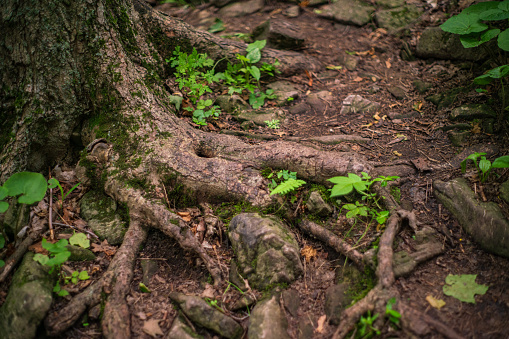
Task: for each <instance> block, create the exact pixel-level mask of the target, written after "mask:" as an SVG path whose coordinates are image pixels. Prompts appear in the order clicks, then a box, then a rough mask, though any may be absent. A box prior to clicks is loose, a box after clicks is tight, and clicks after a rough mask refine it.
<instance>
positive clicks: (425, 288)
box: [0, 2, 509, 338]
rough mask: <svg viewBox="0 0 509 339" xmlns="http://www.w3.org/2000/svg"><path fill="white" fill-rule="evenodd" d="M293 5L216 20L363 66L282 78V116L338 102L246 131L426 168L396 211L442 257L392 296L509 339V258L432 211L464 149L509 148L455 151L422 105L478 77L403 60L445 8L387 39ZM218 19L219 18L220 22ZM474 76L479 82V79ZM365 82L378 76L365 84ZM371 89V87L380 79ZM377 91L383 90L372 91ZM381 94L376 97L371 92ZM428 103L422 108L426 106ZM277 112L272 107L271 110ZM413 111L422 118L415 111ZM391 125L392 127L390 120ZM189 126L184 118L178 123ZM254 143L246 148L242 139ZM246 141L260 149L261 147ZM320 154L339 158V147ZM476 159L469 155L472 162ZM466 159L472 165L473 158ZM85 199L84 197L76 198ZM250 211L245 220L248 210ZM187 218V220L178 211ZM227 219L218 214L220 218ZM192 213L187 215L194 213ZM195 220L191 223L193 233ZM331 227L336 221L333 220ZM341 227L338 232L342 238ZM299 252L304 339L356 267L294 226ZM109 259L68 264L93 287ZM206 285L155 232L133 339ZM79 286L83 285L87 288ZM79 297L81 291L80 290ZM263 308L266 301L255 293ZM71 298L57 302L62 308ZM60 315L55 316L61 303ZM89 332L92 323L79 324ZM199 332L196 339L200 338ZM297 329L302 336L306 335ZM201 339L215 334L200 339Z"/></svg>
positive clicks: (468, 97)
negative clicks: (461, 282) (289, 30)
mask: <svg viewBox="0 0 509 339" xmlns="http://www.w3.org/2000/svg"><path fill="white" fill-rule="evenodd" d="M290 5H291V4H289V3H280V2H269V4H268V5H266V7H265V8H264V9H263V10H262V11H261V12H259V13H255V14H251V15H248V16H246V17H242V18H221V19H222V20H223V21H224V23H225V27H226V29H225V30H224V31H223V32H220V33H217V34H219V35H224V34H234V33H250V32H251V31H252V29H253V28H254V27H256V26H258V25H259V24H260V23H262V22H264V21H265V20H267V19H269V18H274V19H282V20H286V21H289V22H291V23H292V24H294V25H296V26H298V27H299V28H300V29H301V31H302V36H303V37H304V38H305V39H306V44H305V48H304V49H303V50H302V51H301V52H302V53H305V54H308V55H311V56H314V57H316V58H317V59H319V60H320V61H321V62H322V63H323V64H324V65H332V66H335V65H338V61H337V57H338V55H339V54H340V52H342V51H349V52H358V53H357V57H358V58H359V64H358V66H357V69H356V70H355V71H348V70H346V69H339V70H335V69H330V70H326V69H324V70H323V71H322V72H319V73H309V74H305V73H304V74H298V75H295V76H293V77H290V78H288V79H282V78H280V77H276V78H277V79H278V80H289V81H291V82H292V83H293V84H294V86H295V87H297V88H298V89H299V91H300V98H299V99H297V100H295V101H294V102H292V103H291V104H290V106H288V107H287V108H289V107H291V106H293V105H298V104H299V103H301V102H303V101H304V100H305V97H306V94H307V93H315V92H318V91H322V90H325V91H329V92H331V94H332V98H333V100H332V101H330V102H325V107H326V109H324V110H323V111H316V110H309V111H306V112H303V113H300V114H291V113H287V119H286V121H285V122H284V123H283V124H282V126H281V129H279V130H270V129H268V128H263V127H260V128H258V129H255V130H251V131H249V132H250V133H260V134H273V135H278V136H282V137H285V136H299V137H311V136H323V135H332V134H348V135H359V136H362V137H365V138H369V139H370V141H369V142H368V143H365V144H356V145H351V146H350V148H351V149H353V150H355V151H357V152H359V153H361V154H363V155H365V156H366V157H367V158H368V160H371V161H375V162H377V163H379V164H382V165H383V164H394V163H406V164H412V161H414V162H419V163H421V164H425V166H423V167H421V170H416V171H415V173H413V174H410V175H409V176H408V177H407V179H406V180H405V181H403V182H402V185H401V201H402V203H403V204H406V205H407V206H410V207H413V208H414V210H415V211H416V215H417V217H418V219H419V221H420V222H422V223H424V224H427V225H430V226H431V227H432V228H434V229H435V230H437V231H438V233H439V234H440V237H441V240H442V242H443V245H444V248H445V252H444V253H443V254H442V255H440V256H438V257H435V258H433V259H431V260H429V261H428V262H427V263H424V264H422V265H420V266H418V267H417V269H416V270H415V271H414V272H413V273H412V274H411V275H410V276H407V277H402V278H398V279H397V281H396V286H397V287H398V290H399V292H400V293H401V296H402V297H403V298H405V299H406V300H407V301H408V303H409V305H410V306H412V307H414V308H416V309H418V310H420V311H422V312H424V313H426V314H428V315H430V316H431V317H432V318H434V319H436V320H439V321H442V322H444V323H445V324H447V325H448V326H449V327H450V328H452V329H454V330H455V331H456V332H457V333H458V334H459V335H460V336H463V337H465V338H508V337H509V292H508V291H509V260H508V259H504V258H501V257H497V256H495V255H491V254H488V253H486V252H484V251H483V250H481V249H480V248H479V247H478V246H477V245H476V244H475V243H473V242H472V240H471V239H470V238H469V236H468V235H467V234H465V233H464V231H463V230H462V228H461V227H460V226H459V224H458V222H457V221H456V220H455V219H454V218H453V217H452V216H451V215H450V214H449V213H448V211H447V210H445V208H443V206H441V205H440V203H439V202H437V200H436V198H435V197H434V195H433V192H432V186H431V183H432V182H433V180H436V179H440V180H444V181H447V180H450V179H452V178H455V177H459V176H462V175H463V174H462V173H461V171H460V168H459V166H456V167H455V169H453V170H451V168H450V167H449V166H442V165H444V164H450V163H454V160H455V157H456V155H457V154H458V153H460V152H461V151H463V149H464V148H467V147H470V146H476V147H481V146H479V145H490V147H493V146H496V147H497V148H498V149H499V152H500V153H499V155H505V154H509V149H508V146H507V145H509V143H508V142H507V141H509V139H508V135H507V131H505V132H500V133H498V134H492V135H489V134H486V133H483V132H480V133H473V134H472V136H471V137H469V139H468V142H467V143H466V144H465V147H462V148H458V147H454V146H452V145H451V143H450V141H449V139H448V137H447V134H446V132H444V131H442V130H441V129H438V128H439V127H442V126H444V125H445V124H447V123H448V119H447V116H448V113H449V111H448V110H446V109H442V110H438V109H437V108H436V106H435V105H433V104H432V103H430V102H428V101H426V100H425V99H424V97H425V96H428V95H431V94H434V93H442V92H444V91H446V90H448V89H452V88H455V87H457V86H466V85H468V84H469V83H470V81H471V80H472V79H473V77H474V76H476V75H478V74H476V73H475V67H477V66H476V65H473V64H472V65H470V67H471V68H468V67H466V66H465V64H464V63H461V62H452V61H444V60H419V59H417V60H415V61H404V60H402V59H401V57H400V50H401V46H402V40H405V41H407V42H409V44H410V45H412V44H415V41H416V38H417V37H418V36H419V34H420V32H421V31H422V30H423V29H424V28H425V27H426V26H427V25H430V24H431V22H434V20H436V18H439V17H441V16H443V12H442V11H441V10H440V9H438V10H436V11H434V12H427V13H425V14H424V16H423V17H424V21H423V22H422V23H421V24H419V25H417V26H415V27H413V28H412V29H411V30H410V31H409V34H408V35H406V36H403V37H394V36H391V35H388V34H387V33H386V32H384V31H383V30H376V29H375V27H373V26H371V25H367V26H365V27H361V28H359V27H354V26H345V25H341V24H338V23H334V22H332V21H330V20H326V19H322V18H319V17H317V15H316V14H315V13H314V12H313V8H309V7H303V8H301V14H300V16H299V17H297V18H288V17H285V16H283V14H282V10H284V9H285V8H287V7H289V6H290ZM205 10H206V11H210V12H215V11H216V10H215V9H214V7H210V6H206V5H205V6H203V5H202V6H198V7H197V8H187V9H182V8H180V9H179V8H175V9H174V10H173V14H174V15H175V16H178V17H180V18H182V19H183V20H185V21H186V22H188V23H191V24H193V25H197V26H199V25H200V20H201V18H202V17H201V16H200V15H199V13H200V12H203V11H205ZM214 16H215V17H218V15H217V13H214ZM473 71H474V72H473ZM365 73H368V74H371V75H373V76H374V77H373V76H367V77H366V76H365V75H364V74H365ZM373 79H374V80H376V81H373ZM416 79H419V80H422V81H425V82H429V83H431V84H433V87H432V89H431V90H430V91H429V92H427V93H426V94H419V93H418V92H417V91H416V90H415V88H414V85H413V81H414V80H416ZM389 86H398V87H401V88H403V89H404V90H405V92H406V95H405V97H404V98H403V99H401V100H397V99H396V98H395V97H394V96H393V95H392V94H390V93H389V92H388V91H387V90H386V88H387V87H389ZM377 88H379V90H378V91H377V90H376V89H377ZM373 89H375V90H373ZM350 94H359V95H362V96H363V97H365V98H367V99H369V100H372V101H376V102H379V103H380V104H381V108H380V110H379V111H378V113H377V115H378V117H379V118H378V119H376V118H374V117H373V116H374V114H340V113H339V111H340V109H341V103H342V101H343V100H344V99H345V98H346V97H347V96H348V95H350ZM487 100H488V97H487V96H485V95H479V94H478V93H476V92H475V91H471V92H468V93H463V94H460V95H459V96H458V98H457V101H456V103H455V105H456V106H457V105H459V104H462V103H477V102H485V101H487ZM420 103H422V106H420ZM268 105H270V103H268ZM416 107H417V108H418V110H416V109H415V108H416ZM397 114H407V115H410V117H409V118H406V119H390V118H389V117H394V116H395V115H397ZM384 116H387V118H384ZM183 119H189V118H186V117H183ZM224 126H227V129H231V130H239V131H240V130H242V129H241V128H240V125H239V124H238V123H237V122H235V121H234V120H233V119H231V117H228V116H227V115H223V116H221V117H220V119H219V120H218V122H217V123H216V128H217V129H220V128H224ZM400 134H404V135H405V136H406V140H403V141H400V142H393V143H391V141H394V140H395V139H397V138H398V136H397V135H400ZM246 140H248V139H246ZM249 141H250V142H263V141H260V140H256V141H253V139H250V140H249ZM316 145H318V146H319V147H322V148H326V149H330V150H339V151H341V150H342V149H343V147H344V144H340V145H335V146H330V145H329V146H324V145H319V144H316ZM470 153H471V152H469V153H468V154H470ZM468 154H467V155H468ZM469 178H470V179H471V180H472V184H473V185H476V187H477V188H479V183H476V182H475V178H472V177H471V176H470V177H469ZM503 179H505V180H507V179H508V172H507V171H506V172H505V174H504V175H503V176H502V177H501V178H498V179H497V178H495V179H494V182H492V183H491V184H490V185H491V186H493V187H496V186H497V185H499V184H500V183H501V182H503ZM484 192H485V195H486V196H487V198H488V199H492V200H493V201H495V202H496V203H498V204H500V205H501V207H502V208H503V209H505V210H506V211H509V206H508V205H507V204H504V203H503V202H501V201H500V200H499V199H498V198H497V197H496V195H495V194H493V193H491V192H496V190H494V189H493V188H490V187H488V186H486V187H485V188H484ZM78 193H79V192H78ZM226 207H228V206H222V207H221V206H212V208H213V210H214V211H215V212H216V214H218V215H219V216H220V217H222V218H223V219H224V221H225V222H227V221H228V218H231V216H232V215H231V212H228V211H227V212H224V210H227V209H226ZM246 210H249V209H248V208H247V207H246ZM182 211H183V212H185V211H189V210H188V209H182ZM222 211H223V212H222ZM191 214H192V213H191ZM195 221H196V219H193V220H192V221H191V224H193V223H194V222H195ZM327 222H329V223H331V224H333V223H336V221H335V220H334V219H333V218H331V219H330V220H328V221H327ZM336 225H339V226H338V227H337V228H336V229H335V232H337V233H338V234H340V235H341V234H344V232H345V228H344V227H345V225H343V226H341V225H340V224H339V223H336ZM342 227H343V228H342ZM292 230H293V232H294V233H295V235H296V237H297V239H298V241H299V245H300V247H301V248H304V247H305V246H311V247H312V248H314V249H316V250H317V254H316V255H315V256H314V257H313V259H312V260H311V261H310V262H307V263H306V265H305V274H304V275H303V276H302V277H301V278H299V279H298V280H297V281H296V282H294V283H293V284H291V285H290V286H288V288H291V289H294V290H296V291H297V292H298V295H299V296H300V305H299V307H298V311H297V314H298V316H292V315H290V314H289V318H288V319H289V325H290V330H289V332H290V334H291V335H292V337H294V338H297V337H300V338H304V337H305V336H304V337H303V336H302V335H303V334H300V336H299V331H300V330H299V326H300V324H301V323H302V322H304V319H306V320H309V321H310V322H311V324H312V325H313V327H314V328H315V329H316V327H317V326H318V320H319V318H320V317H321V316H322V315H323V314H325V313H324V300H325V290H326V289H327V288H328V287H329V286H331V284H333V283H334V282H335V281H336V280H337V279H338V278H339V277H340V276H342V275H343V273H344V272H345V270H348V268H349V266H350V263H349V262H346V263H345V259H344V258H343V257H341V256H339V255H338V254H337V253H335V251H334V250H333V249H331V248H328V247H327V246H325V245H323V244H322V243H320V242H319V241H316V240H314V239H311V238H309V237H308V236H306V235H304V234H302V233H301V232H300V231H299V230H298V229H297V228H292ZM353 233H355V234H354V235H353V236H352V238H351V239H349V241H351V243H352V244H354V243H355V242H356V241H357V239H358V238H359V236H360V235H361V234H362V233H363V229H358V230H357V229H356V230H355V231H354V232H353ZM379 234H380V233H378V232H377V231H376V230H371V231H370V232H369V233H368V235H367V236H366V237H365V240H364V241H363V242H362V243H361V245H362V246H364V249H367V248H369V246H370V245H371V242H372V241H373V240H374V239H376V238H377V236H378V235H379ZM409 238H411V233H410V230H409V229H406V228H403V230H402V231H401V233H400V235H399V238H398V242H397V245H398V248H406V247H408V246H409V245H408V242H407V241H405V239H409ZM213 241H214V243H211V247H213V249H211V253H213V255H214V257H216V258H217V260H218V262H220V263H221V267H222V268H223V269H224V270H227V269H228V266H229V262H230V260H231V258H232V256H233V252H232V250H231V248H230V247H229V244H228V241H227V237H226V236H225V235H224V234H223V236H222V239H220V238H217V239H213ZM110 258H111V257H109V256H108V255H107V254H106V253H101V254H100V255H99V257H98V260H97V261H96V262H94V263H89V264H86V265H87V266H84V264H73V265H75V268H76V269H77V268H78V267H79V268H80V269H84V268H86V269H88V270H89V272H95V273H93V274H91V276H92V278H94V276H95V277H98V276H99V274H100V272H101V271H102V270H104V269H105V267H106V266H107V263H108V260H109V259H110ZM148 259H152V260H153V261H155V262H156V263H157V268H156V272H155V275H154V276H153V277H152V279H151V280H150V281H149V284H148V287H149V288H150V290H151V291H152V293H150V294H149V293H141V292H140V290H139V287H138V286H139V283H140V282H141V281H142V279H143V272H142V268H141V265H142V262H143V261H144V260H148ZM448 274H477V280H476V282H477V283H478V284H483V285H487V286H489V289H488V291H487V293H486V294H485V295H482V296H479V295H478V296H476V304H469V303H463V302H460V301H459V300H457V299H455V298H452V297H448V296H445V295H444V294H443V292H442V287H443V285H444V283H445V278H446V276H447V275H448ZM208 277H209V275H208V273H207V271H206V270H205V269H204V267H202V265H199V263H198V265H197V262H196V258H194V257H190V256H188V255H187V254H186V253H184V252H183V251H182V250H181V249H180V247H179V245H178V244H177V243H176V242H174V241H172V240H170V239H168V238H167V237H166V236H164V235H162V234H160V233H158V232H156V231H153V232H152V233H150V235H149V238H148V240H147V242H146V245H145V247H144V248H143V250H142V253H141V255H140V259H139V260H138V262H137V268H136V276H135V279H134V281H133V282H132V289H131V292H130V294H129V296H128V303H129V305H130V307H131V322H132V331H133V337H135V338H151V336H150V335H148V334H147V333H145V332H144V330H143V326H144V323H145V321H146V320H148V319H158V320H160V322H159V326H160V328H161V329H162V331H163V332H165V333H167V331H168V330H169V328H170V326H171V324H172V321H173V319H174V317H175V316H176V315H177V311H176V310H175V308H174V306H173V305H172V303H171V302H170V299H169V298H168V294H169V292H171V291H182V292H185V293H189V294H203V293H204V290H205V288H206V286H207V283H208V279H209V278H208ZM83 284H84V283H83ZM6 286H7V285H5V284H4V285H3V286H2V295H0V297H1V299H3V298H4V297H5V287H6ZM81 288H84V286H81ZM221 288H222V289H217V290H213V291H212V292H206V293H205V294H203V295H210V296H211V297H213V298H214V299H218V300H222V301H223V302H224V304H225V305H231V304H232V303H233V302H234V301H235V298H237V299H238V298H239V294H238V293H237V294H235V293H234V289H233V288H230V289H228V291H227V292H226V293H224V291H225V290H226V289H227V286H226V285H225V286H222V287H221ZM430 295H431V296H433V297H435V298H437V299H442V300H444V301H445V302H446V305H445V306H444V307H442V308H441V309H440V310H438V309H436V308H433V307H431V306H430V304H429V303H428V301H426V297H427V296H430ZM255 296H256V297H257V298H260V297H262V294H261V293H259V292H256V293H255ZM64 302H65V300H62V301H60V302H59V303H64ZM55 307H59V305H58V304H57V305H56V306H55ZM246 316H247V312H246V310H245V309H241V310H240V311H239V312H237V313H235V317H237V319H242V320H240V321H241V322H243V323H244V324H245V323H246V322H247V317H246ZM83 324H88V325H87V326H83ZM99 328H100V327H99V323H98V322H97V321H94V320H93V319H83V321H82V323H81V324H76V325H75V327H74V328H73V329H72V330H70V331H69V332H67V333H66V334H65V335H64V336H63V337H65V338H98V337H100V336H101V335H100V331H99ZM335 328H336V327H335V326H331V325H326V326H325V327H324V329H323V330H322V332H321V333H319V332H316V331H315V332H314V333H313V334H312V337H313V338H329V337H331V335H332V334H333V333H334V331H335ZM197 330H199V329H197ZM301 330H302V328H301ZM202 334H203V335H204V336H205V337H206V338H212V336H211V335H210V334H207V333H202ZM381 337H405V334H403V333H401V332H398V331H396V330H392V329H391V328H390V327H389V326H385V327H384V329H383V331H382V334H381Z"/></svg>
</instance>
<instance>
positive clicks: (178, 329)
mask: <svg viewBox="0 0 509 339" xmlns="http://www.w3.org/2000/svg"><path fill="white" fill-rule="evenodd" d="M165 338H166V339H199V338H202V336H201V335H198V334H197V333H195V332H194V331H193V329H192V328H191V327H189V325H187V323H186V321H185V320H184V319H183V317H182V316H181V315H180V314H179V315H178V316H176V317H175V319H174V320H173V324H171V328H170V331H169V332H168V334H167V335H166V337H165Z"/></svg>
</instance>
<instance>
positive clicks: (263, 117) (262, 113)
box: [234, 108, 285, 126]
mask: <svg viewBox="0 0 509 339" xmlns="http://www.w3.org/2000/svg"><path fill="white" fill-rule="evenodd" d="M234 118H235V119H236V120H238V121H240V122H245V121H248V122H252V123H254V124H255V125H258V126H267V124H266V123H265V121H271V120H279V122H280V123H281V122H282V121H283V120H284V118H285V114H284V112H283V111H282V110H281V109H279V108H267V109H264V108H261V109H258V110H251V111H243V112H241V113H240V114H239V115H237V116H235V117H234Z"/></svg>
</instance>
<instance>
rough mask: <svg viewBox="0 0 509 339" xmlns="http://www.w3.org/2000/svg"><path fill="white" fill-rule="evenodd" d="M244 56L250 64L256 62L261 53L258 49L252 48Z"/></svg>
mask: <svg viewBox="0 0 509 339" xmlns="http://www.w3.org/2000/svg"><path fill="white" fill-rule="evenodd" d="M246 58H247V59H248V61H249V62H250V63H252V64H256V63H257V62H258V61H260V59H261V58H262V53H261V51H260V50H259V49H254V50H252V51H251V52H249V53H247V55H246Z"/></svg>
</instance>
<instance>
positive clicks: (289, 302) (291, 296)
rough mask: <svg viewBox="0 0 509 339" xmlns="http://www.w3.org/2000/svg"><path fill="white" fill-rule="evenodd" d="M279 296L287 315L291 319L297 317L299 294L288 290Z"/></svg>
mask: <svg viewBox="0 0 509 339" xmlns="http://www.w3.org/2000/svg"><path fill="white" fill-rule="evenodd" d="M281 295H282V297H283V302H284V305H285V309H286V310H287V311H288V313H290V314H291V316H292V317H297V315H298V314H297V310H298V309H299V306H300V297H299V293H298V292H297V291H296V290H294V289H288V290H285V291H283V293H281Z"/></svg>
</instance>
